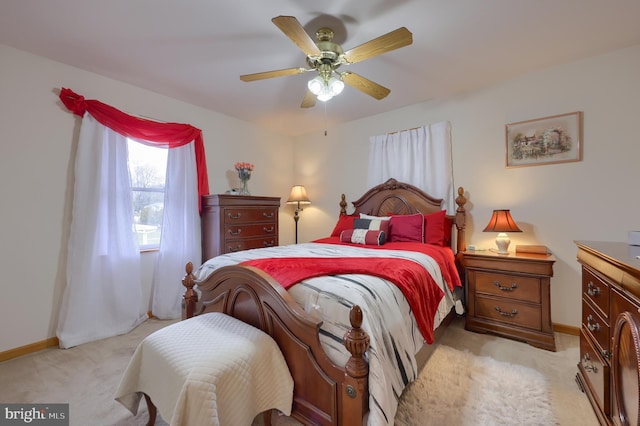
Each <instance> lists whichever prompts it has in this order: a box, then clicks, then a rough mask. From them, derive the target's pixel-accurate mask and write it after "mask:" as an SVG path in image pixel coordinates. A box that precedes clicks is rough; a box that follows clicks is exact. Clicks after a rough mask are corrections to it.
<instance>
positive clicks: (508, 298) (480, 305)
mask: <svg viewBox="0 0 640 426" xmlns="http://www.w3.org/2000/svg"><path fill="white" fill-rule="evenodd" d="M462 255H463V260H462V264H463V265H464V267H465V275H466V280H467V316H466V320H465V328H466V329H467V330H470V331H475V332H481V333H494V334H497V335H500V336H503V337H508V338H512V339H516V340H522V341H524V342H527V343H528V344H530V345H532V346H536V347H539V348H543V349H548V350H550V351H554V352H555V350H556V342H555V337H554V334H553V324H552V323H551V294H550V285H551V277H552V276H553V264H554V263H555V261H556V258H555V257H554V256H553V255H547V254H529V253H517V254H516V253H509V254H508V255H502V254H497V253H494V252H492V251H489V250H483V251H471V250H468V251H465V252H463V253H462Z"/></svg>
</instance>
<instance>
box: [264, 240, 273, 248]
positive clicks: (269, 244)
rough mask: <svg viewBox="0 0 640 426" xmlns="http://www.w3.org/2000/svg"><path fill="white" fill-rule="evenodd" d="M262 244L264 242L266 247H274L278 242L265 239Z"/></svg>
mask: <svg viewBox="0 0 640 426" xmlns="http://www.w3.org/2000/svg"><path fill="white" fill-rule="evenodd" d="M262 244H263V245H264V246H265V247H273V246H275V245H276V242H275V241H273V240H271V241H263V242H262Z"/></svg>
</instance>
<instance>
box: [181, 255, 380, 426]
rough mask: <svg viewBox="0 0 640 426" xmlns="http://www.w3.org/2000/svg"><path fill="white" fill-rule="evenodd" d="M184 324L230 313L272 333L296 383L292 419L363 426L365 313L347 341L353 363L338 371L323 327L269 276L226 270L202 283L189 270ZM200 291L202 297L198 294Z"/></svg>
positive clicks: (355, 317)
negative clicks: (326, 345) (208, 314)
mask: <svg viewBox="0 0 640 426" xmlns="http://www.w3.org/2000/svg"><path fill="white" fill-rule="evenodd" d="M186 272H187V274H186V276H185V277H184V279H183V280H182V283H183V285H184V286H185V287H186V292H185V296H184V305H183V319H184V318H190V317H192V316H194V315H200V314H203V313H206V312H224V313H225V314H227V315H231V316H233V317H235V318H238V319H240V320H241V321H244V322H246V323H248V324H251V325H253V326H254V327H257V328H260V329H261V330H263V331H265V332H266V333H268V334H269V335H270V336H272V337H273V338H274V340H275V341H276V342H277V343H278V345H279V346H280V349H281V350H282V353H283V355H284V358H285V360H286V361H287V365H288V366H289V370H290V371H291V375H292V376H293V380H294V399H293V408H292V416H293V417H295V418H296V419H298V420H300V421H301V422H303V423H307V424H308V423H312V424H319V425H360V424H362V419H363V416H364V415H365V413H366V412H367V411H368V399H369V395H368V388H367V380H368V379H367V378H368V374H369V366H368V364H367V361H366V359H365V358H364V354H365V352H366V350H367V349H368V347H369V336H368V335H367V333H366V332H365V331H364V330H362V329H361V328H360V326H361V325H362V311H361V310H360V307H358V306H354V307H353V308H352V309H351V312H350V321H351V326H352V329H351V330H350V331H349V332H348V333H347V334H346V335H345V342H344V344H345V347H346V348H347V350H348V351H349V352H350V353H351V357H350V359H349V361H348V362H347V365H346V366H344V367H340V366H336V365H335V364H333V362H332V361H331V360H330V359H329V358H328V357H327V355H326V353H325V352H324V349H323V348H322V346H321V344H320V338H319V334H318V333H319V330H320V325H321V324H322V322H321V321H317V320H315V319H313V318H312V317H311V316H309V315H308V314H307V313H306V312H305V311H304V310H303V309H302V308H301V307H300V306H299V305H298V304H297V303H296V302H295V301H294V300H293V298H292V297H291V296H290V295H289V293H287V291H286V290H285V289H284V288H283V287H282V286H281V285H280V284H278V283H277V282H276V281H275V280H274V279H273V278H271V277H270V276H269V275H267V274H266V273H264V272H263V271H261V270H259V269H256V268H253V267H250V266H226V267H223V268H220V269H218V270H217V271H215V272H214V273H213V274H211V275H210V276H209V277H208V278H207V279H206V280H204V281H197V280H196V279H195V276H194V275H193V273H192V272H193V265H192V264H191V262H189V263H188V264H187V267H186ZM195 285H197V286H198V289H199V290H200V293H201V297H200V300H198V294H197V293H196V291H195V290H194V289H193V287H194V286H195Z"/></svg>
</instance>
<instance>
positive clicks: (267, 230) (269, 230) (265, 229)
mask: <svg viewBox="0 0 640 426" xmlns="http://www.w3.org/2000/svg"><path fill="white" fill-rule="evenodd" d="M262 229H263V230H264V232H267V233H271V232H273V231H275V230H276V227H275V226H272V227H271V228H267V227H266V226H265V227H264V228H262Z"/></svg>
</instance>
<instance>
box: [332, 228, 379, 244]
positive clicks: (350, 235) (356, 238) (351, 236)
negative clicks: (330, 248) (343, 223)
mask: <svg viewBox="0 0 640 426" xmlns="http://www.w3.org/2000/svg"><path fill="white" fill-rule="evenodd" d="M385 240H386V238H385V233H384V231H382V230H373V231H372V230H368V229H348V230H346V231H342V232H341V233H340V242H342V243H352V244H365V245H370V246H381V245H383V244H384V243H385Z"/></svg>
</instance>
